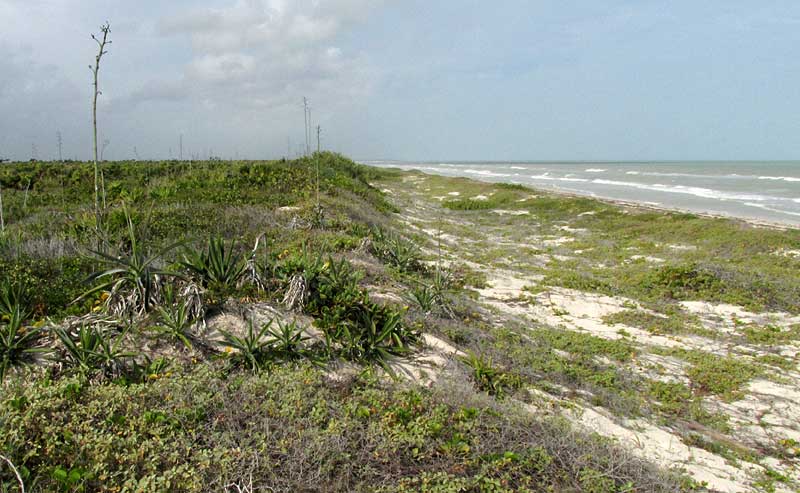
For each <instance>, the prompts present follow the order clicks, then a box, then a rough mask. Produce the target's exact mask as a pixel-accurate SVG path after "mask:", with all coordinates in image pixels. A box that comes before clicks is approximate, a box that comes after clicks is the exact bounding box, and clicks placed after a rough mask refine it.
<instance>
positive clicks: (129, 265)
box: [78, 210, 182, 315]
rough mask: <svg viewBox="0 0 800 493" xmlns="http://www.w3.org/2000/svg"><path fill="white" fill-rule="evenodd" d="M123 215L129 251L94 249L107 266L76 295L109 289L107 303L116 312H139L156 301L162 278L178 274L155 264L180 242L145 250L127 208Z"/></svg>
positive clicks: (86, 294)
mask: <svg viewBox="0 0 800 493" xmlns="http://www.w3.org/2000/svg"><path fill="white" fill-rule="evenodd" d="M125 219H126V220H127V223H128V236H129V241H130V253H129V254H121V255H118V256H113V255H109V254H107V253H103V252H98V251H93V253H94V254H95V255H96V256H97V259H98V260H99V261H100V262H101V263H103V264H106V266H107V267H108V268H107V269H105V270H101V271H98V272H95V273H94V274H92V275H91V276H90V277H89V282H93V281H102V282H101V283H100V284H98V285H97V286H95V287H93V288H92V289H90V290H89V291H87V292H85V293H84V294H83V295H81V296H80V298H78V299H82V298H86V297H88V296H91V295H93V294H95V293H98V292H101V291H109V292H110V295H109V297H108V301H107V306H109V307H111V308H112V311H113V312H115V314H116V315H122V314H131V315H142V314H144V313H146V312H149V311H150V310H151V309H152V307H153V306H155V305H157V304H158V302H159V300H160V291H161V284H162V282H163V280H164V278H166V277H178V276H179V274H177V273H175V272H171V271H169V270H165V269H161V268H159V266H158V265H159V263H160V261H161V259H162V258H163V257H164V256H165V255H166V254H167V253H168V252H170V251H171V250H174V249H175V248H177V247H178V246H179V245H181V243H182V242H176V243H173V244H171V245H169V246H167V247H166V248H163V249H161V250H159V251H157V252H156V253H154V254H148V253H146V252H145V250H144V249H143V247H142V246H141V245H140V244H139V242H138V241H137V239H136V233H135V231H134V227H133V221H132V220H131V217H130V215H129V214H128V212H127V210H125Z"/></svg>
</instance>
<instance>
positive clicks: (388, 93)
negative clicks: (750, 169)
mask: <svg viewBox="0 0 800 493" xmlns="http://www.w3.org/2000/svg"><path fill="white" fill-rule="evenodd" d="M0 19H3V20H4V30H3V32H2V33H0V114H2V115H3V116H4V117H3V118H0V157H12V158H17V159H27V158H29V157H31V154H32V152H34V150H33V148H34V147H35V152H36V154H37V157H39V158H43V159H47V158H52V157H54V156H55V155H56V153H57V150H56V149H57V148H56V144H55V142H56V132H58V131H60V132H61V133H62V135H63V140H64V154H65V156H66V157H77V158H84V159H85V158H88V157H89V153H90V149H91V133H90V130H91V126H90V125H91V120H90V100H91V87H90V75H91V74H90V72H89V69H88V67H87V65H88V64H89V63H90V62H91V61H92V57H93V50H94V49H95V47H94V45H93V44H92V41H91V39H90V38H89V34H90V33H91V32H96V31H97V28H98V26H99V25H100V24H101V23H102V22H103V21H105V20H109V21H110V22H111V25H112V39H113V41H114V43H113V45H112V46H111V50H110V51H111V52H110V54H109V55H108V57H107V59H105V60H104V66H103V67H102V69H101V85H102V88H103V95H102V96H101V100H100V101H101V105H100V110H99V113H100V115H99V118H100V127H101V134H102V138H103V139H104V140H108V142H109V144H108V146H107V149H106V157H107V158H111V159H121V158H128V157H133V154H134V147H135V148H136V152H137V153H138V154H139V156H140V157H142V158H164V157H169V155H170V154H171V155H173V156H177V153H178V138H179V135H180V134H183V135H184V155H185V156H188V155H190V154H195V155H198V156H200V157H207V156H208V155H209V154H211V153H212V152H213V154H215V155H218V156H221V157H236V156H237V155H238V156H239V157H247V158H270V157H280V156H282V155H286V154H287V152H289V151H288V150H287V146H288V145H289V141H291V147H292V152H293V153H294V152H296V148H297V146H298V145H299V144H300V143H301V142H302V140H303V138H304V137H303V135H304V134H303V110H302V106H301V100H302V97H303V96H307V97H308V98H309V99H310V100H311V103H312V115H313V119H314V122H315V123H319V124H320V125H321V126H322V127H323V145H324V146H325V147H326V148H329V149H334V150H338V151H341V152H344V153H346V154H348V155H351V156H353V157H356V158H360V159H381V158H385V159H401V160H448V159H473V160H482V159H486V160H512V159H513V160H556V159H558V160H643V159H675V160H680V159H721V160H725V159H800V111H799V110H800V57H798V56H797V49H796V47H797V46H800V4H797V3H796V2H789V1H777V0H771V1H769V2H763V1H761V2H758V1H730V0H728V1H715V0H708V1H705V2H696V1H695V2H689V1H649V0H636V1H598V0H594V1H589V0H586V1H569V0H559V1H515V0H498V1H496V2H485V1H482V2H479V1H474V0H458V1H456V0H452V1H444V0H442V1H435V2H434V1H430V0H427V1H423V0H371V1H370V0H327V1H325V0H203V1H188V0H172V1H170V2H163V1H152V0H139V1H137V2H129V1H128V2H122V1H110V0H105V1H101V0H88V1H75V0H24V1H23V0H2V1H1V2H0Z"/></svg>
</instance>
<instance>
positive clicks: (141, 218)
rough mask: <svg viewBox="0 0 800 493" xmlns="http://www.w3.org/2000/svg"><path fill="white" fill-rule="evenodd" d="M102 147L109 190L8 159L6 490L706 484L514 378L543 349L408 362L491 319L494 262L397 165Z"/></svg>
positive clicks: (3, 331) (2, 473)
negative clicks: (487, 275) (536, 404)
mask: <svg viewBox="0 0 800 493" xmlns="http://www.w3.org/2000/svg"><path fill="white" fill-rule="evenodd" d="M317 163H319V177H320V193H321V194H320V202H319V204H317V197H316V174H317V173H316V170H317ZM98 167H99V171H100V172H101V174H102V176H103V177H104V182H105V187H104V191H103V197H102V199H103V200H101V201H100V202H101V203H103V204H105V205H104V206H103V207H101V208H100V210H99V211H97V213H95V210H94V208H95V200H94V198H95V196H94V193H95V191H94V188H93V185H92V184H93V180H92V177H93V175H94V169H93V165H92V164H87V163H39V162H31V163H13V164H9V165H3V166H2V167H0V184H2V186H3V190H4V197H3V198H4V206H5V224H6V230H5V233H4V234H3V236H2V238H0V279H2V280H3V282H2V283H0V361H1V362H2V382H1V383H0V385H2V393H0V455H2V456H3V457H4V458H5V459H7V460H8V462H5V461H4V462H3V464H4V465H5V466H8V467H0V488H2V490H3V491H18V490H19V486H18V483H17V476H16V474H15V473H14V471H16V472H17V473H19V476H20V478H21V479H22V481H23V483H24V484H25V487H26V491H208V490H209V489H212V490H215V491H269V490H271V491H420V490H421V491H525V490H530V491H542V490H554V491H557V490H564V489H567V490H575V491H599V490H597V488H602V490H603V491H632V490H633V489H636V488H639V489H641V490H643V491H644V490H646V491H678V490H681V489H688V488H691V487H692V486H693V485H692V483H691V482H687V481H686V479H685V478H683V477H681V476H679V475H678V474H673V473H671V472H665V471H662V470H659V469H658V468H656V467H654V466H652V465H650V464H648V463H647V462H645V461H642V460H640V459H637V458H635V457H634V456H633V455H631V454H630V453H629V452H627V451H625V450H623V449H621V448H619V447H617V446H615V445H614V444H613V443H611V442H609V441H607V440H604V439H602V438H600V437H598V436H595V435H592V434H589V433H585V432H583V431H579V430H577V429H574V428H573V427H572V426H571V425H570V424H568V423H566V422H565V421H563V420H560V419H557V418H553V419H543V418H540V417H536V416H531V415H530V414H529V413H526V412H525V411H523V410H522V408H520V407H518V404H519V403H518V401H516V400H515V399H514V398H511V397H512V396H513V397H516V396H517V394H520V395H521V393H522V391H523V389H524V386H525V385H527V384H528V383H530V378H531V376H532V375H533V373H534V372H533V371H531V370H524V371H517V370H518V369H517V368H516V367H512V366H510V365H507V364H506V363H507V358H505V359H504V358H497V359H493V358H495V355H494V354H492V355H488V354H487V355H486V356H485V357H484V356H482V355H481V356H477V355H478V354H481V353H474V354H473V357H471V358H467V359H464V360H457V361H456V362H457V363H458V364H460V365H462V366H461V367H462V368H464V369H465V371H467V369H469V368H472V371H473V378H472V379H463V380H459V379H450V380H448V379H445V380H443V381H442V382H440V383H439V384H437V386H435V387H433V388H431V389H424V388H422V387H419V386H417V385H414V384H410V383H404V382H403V380H402V379H401V378H400V377H399V375H398V373H397V372H396V371H395V370H394V369H393V368H394V367H393V365H394V364H395V363H396V362H397V361H398V359H402V360H403V361H406V362H407V363H408V364H415V363H414V357H415V353H416V352H417V351H420V350H421V348H422V346H423V344H422V341H423V335H424V334H423V332H424V331H426V330H427V329H429V328H433V329H435V330H438V328H437V327H438V326H439V325H440V324H441V325H443V326H444V325H447V326H449V327H458V326H459V324H462V320H464V319H469V320H470V321H479V320H480V316H479V315H478V314H477V312H476V311H475V310H476V307H475V306H473V303H472V301H471V298H470V296H471V295H470V293H469V291H468V290H467V289H466V285H467V284H468V283H469V282H473V283H477V282H478V281H477V279H480V275H479V274H478V273H474V272H473V273H472V274H470V276H469V279H473V278H474V279H475V280H473V281H470V280H468V277H467V276H461V273H463V272H465V271H464V270H459V268H457V267H453V268H451V267H447V268H445V267H443V266H441V265H437V266H436V267H434V266H432V265H430V264H429V263H428V261H429V260H430V259H429V256H428V254H427V253H426V252H425V251H424V250H423V248H422V247H421V245H419V244H418V243H417V241H416V237H415V234H414V233H413V232H411V231H406V230H404V229H403V228H402V227H399V226H398V224H397V223H396V222H395V221H394V220H393V218H392V216H391V212H393V211H396V210H397V209H396V207H395V206H394V205H393V204H391V203H390V202H389V201H388V200H387V197H386V196H385V195H384V194H383V193H382V192H380V191H379V190H378V189H377V188H376V187H374V186H372V185H371V184H370V183H371V182H372V181H374V180H377V179H381V178H383V177H386V176H389V175H391V172H383V171H378V170H374V169H370V168H366V167H363V166H359V165H357V164H355V163H353V162H352V161H350V160H349V159H346V158H344V157H342V156H339V155H335V154H331V153H320V154H317V155H315V156H313V157H309V158H303V159H299V160H295V161H272V162H220V161H212V162H191V161H166V162H114V163H109V162H103V163H99V164H98ZM506 192H507V193H506V195H502V196H500V197H498V198H497V199H496V200H499V201H502V202H503V203H506V201H507V200H510V198H511V197H513V196H514V194H516V193H519V190H518V189H516V188H514V187H509V188H508V190H506ZM254 245H255V246H254ZM364 266H366V267H364ZM377 290H387V291H390V292H393V293H397V294H396V296H395V297H394V298H390V301H388V302H387V301H386V300H385V299H384V300H381V299H380V297H378V296H376V294H378V293H376V291H377ZM392 299H393V300H394V301H391V300H392ZM406 300H415V301H414V303H406ZM469 323H472V322H469ZM462 330H464V331H465V334H467V337H468V338H471V337H473V332H472V326H470V325H463V326H462ZM542 334H544V332H543V333H542ZM541 341H542V344H545V343H546V344H548V345H552V346H553V347H557V348H563V349H565V350H570V349H575V351H576V352H581V351H582V352H587V351H589V350H590V348H592V347H597V348H599V349H601V350H602V351H604V354H608V355H609V356H610V357H612V358H616V359H622V360H624V359H626V358H629V357H630V355H631V354H632V353H631V352H630V351H628V349H627V348H626V347H625V346H622V345H604V344H603V343H600V342H598V341H588V342H587V341H577V340H574V341H568V340H564V339H562V338H560V337H556V336H553V337H549V336H548V337H544V336H542V339H541ZM587 344H588V345H587ZM579 359H580V362H579V363H576V364H575V365H576V366H575V368H578V367H581V368H583V367H588V366H591V365H593V364H594V363H592V362H591V361H590V360H591V358H589V357H588V356H584V357H582V358H579ZM494 361H497V363H494ZM564 361H565V362H566V361H567V360H566V359H564ZM565 364H566V363H565ZM569 365H572V363H569ZM569 365H568V366H569ZM569 367H570V368H573V367H572V366H569ZM348 368H353V370H352V371H351V372H349V373H348ZM548 371H550V373H549V374H553V373H555V370H552V368H551V369H550V370H548ZM605 385H609V384H607V383H606V384H605ZM11 467H13V468H14V469H13V470H12V468H11Z"/></svg>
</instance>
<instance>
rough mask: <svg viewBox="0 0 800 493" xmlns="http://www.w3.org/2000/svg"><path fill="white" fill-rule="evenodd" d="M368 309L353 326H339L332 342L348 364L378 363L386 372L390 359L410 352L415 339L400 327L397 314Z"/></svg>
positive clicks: (372, 306) (409, 332) (374, 308)
mask: <svg viewBox="0 0 800 493" xmlns="http://www.w3.org/2000/svg"><path fill="white" fill-rule="evenodd" d="M384 311H386V310H385V309H383V308H382V307H378V306H377V305H368V306H366V307H365V309H364V310H362V313H361V317H360V320H358V321H356V322H355V323H353V322H350V321H346V322H345V323H340V324H339V325H338V326H337V327H336V329H335V331H334V333H333V334H332V336H331V339H332V340H333V341H335V342H336V343H338V344H339V345H340V346H341V355H342V356H344V357H345V358H347V359H349V360H351V361H358V362H363V363H370V362H374V363H378V364H379V365H381V366H383V367H384V368H388V366H387V362H388V360H389V359H390V357H391V356H402V355H405V354H407V353H408V352H409V351H410V350H411V344H413V342H414V341H415V340H416V335H415V334H413V333H412V332H411V331H409V330H408V329H406V328H405V327H404V326H403V324H402V317H401V316H400V314H399V313H396V312H391V311H386V313H382V312H384Z"/></svg>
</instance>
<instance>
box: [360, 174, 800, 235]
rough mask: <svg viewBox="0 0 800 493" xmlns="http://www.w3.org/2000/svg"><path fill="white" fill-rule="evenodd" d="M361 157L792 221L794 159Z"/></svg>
mask: <svg viewBox="0 0 800 493" xmlns="http://www.w3.org/2000/svg"><path fill="white" fill-rule="evenodd" d="M362 162H363V164H369V165H372V166H385V167H395V168H400V169H407V170H410V169H417V170H420V171H424V172H426V173H436V174H440V175H447V176H466V177H470V178H474V179H477V180H484V181H491V182H504V183H520V184H524V185H530V186H532V187H534V188H539V189H550V190H557V191H563V192H569V193H575V194H579V195H586V196H590V197H598V198H605V199H613V200H622V201H628V202H636V203H641V204H645V205H651V206H655V207H662V208H668V209H679V210H684V211H691V212H699V213H708V214H717V215H725V216H733V217H739V218H745V219H752V220H759V221H768V222H776V223H784V224H790V225H793V226H800V161H777V162H774V161H773V162H771V161H749V162H745V161H735V162H722V161H714V162H416V163H415V162H400V161H362Z"/></svg>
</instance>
